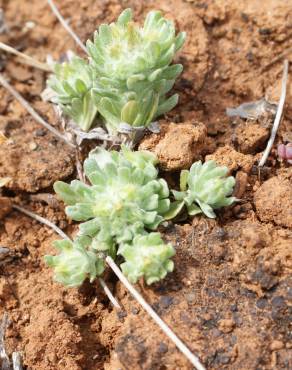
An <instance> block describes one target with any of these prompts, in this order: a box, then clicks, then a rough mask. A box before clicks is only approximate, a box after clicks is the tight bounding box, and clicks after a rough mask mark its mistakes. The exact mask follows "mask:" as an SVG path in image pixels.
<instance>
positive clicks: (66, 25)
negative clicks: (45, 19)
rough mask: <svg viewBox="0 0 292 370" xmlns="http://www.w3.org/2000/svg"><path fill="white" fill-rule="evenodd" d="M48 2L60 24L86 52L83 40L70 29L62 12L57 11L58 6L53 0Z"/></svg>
mask: <svg viewBox="0 0 292 370" xmlns="http://www.w3.org/2000/svg"><path fill="white" fill-rule="evenodd" d="M47 2H48V4H49V5H50V7H51V9H52V11H53V13H54V14H55V16H56V17H57V18H58V20H59V22H60V23H61V24H62V26H63V27H64V28H65V30H66V31H67V32H68V33H69V34H70V36H71V37H72V38H73V39H74V40H75V42H76V43H77V44H78V45H79V46H80V47H81V49H82V50H83V51H84V52H85V53H86V54H88V52H87V49H86V47H85V46H84V45H83V42H82V41H81V40H80V38H79V37H78V36H77V35H76V33H75V32H74V31H73V30H72V28H71V27H70V26H69V24H68V23H67V22H66V21H65V19H64V17H63V16H62V14H61V13H60V12H59V10H58V8H57V7H56V5H55V4H54V2H53V0H47Z"/></svg>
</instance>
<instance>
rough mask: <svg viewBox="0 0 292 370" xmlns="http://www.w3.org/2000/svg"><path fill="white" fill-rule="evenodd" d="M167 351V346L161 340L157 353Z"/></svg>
mask: <svg viewBox="0 0 292 370" xmlns="http://www.w3.org/2000/svg"><path fill="white" fill-rule="evenodd" d="M167 351H168V346H167V345H166V344H165V343H163V342H161V343H159V346H158V353H166V352H167Z"/></svg>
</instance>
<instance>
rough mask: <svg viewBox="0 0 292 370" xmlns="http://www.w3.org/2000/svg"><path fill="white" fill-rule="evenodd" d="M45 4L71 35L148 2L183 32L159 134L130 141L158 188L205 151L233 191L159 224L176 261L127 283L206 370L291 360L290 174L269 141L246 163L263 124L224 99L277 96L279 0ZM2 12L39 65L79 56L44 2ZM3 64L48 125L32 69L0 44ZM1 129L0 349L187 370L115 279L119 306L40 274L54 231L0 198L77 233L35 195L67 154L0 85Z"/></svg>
mask: <svg viewBox="0 0 292 370" xmlns="http://www.w3.org/2000/svg"><path fill="white" fill-rule="evenodd" d="M56 3H57V5H58V6H59V8H60V10H61V12H62V14H63V15H64V16H65V18H66V19H69V20H70V22H71V24H72V26H73V28H74V29H75V30H76V32H77V33H78V34H79V36H80V37H81V39H82V40H83V41H85V40H86V39H87V38H88V37H90V36H91V34H92V32H93V31H94V30H95V29H96V27H97V26H98V25H99V24H100V23H102V22H109V21H113V20H114V19H115V18H116V17H117V15H118V14H119V13H120V11H121V10H122V9H123V8H126V7H132V8H133V10H134V13H135V17H136V18H137V19H139V20H140V19H142V18H143V17H144V15H145V13H146V12H147V11H148V10H150V9H153V8H154V9H161V10H162V11H163V12H164V13H165V14H166V15H167V17H169V18H172V19H174V20H175V22H176V24H177V27H178V28H179V29H180V30H185V31H186V32H187V34H188V38H187V42H186V45H185V47H184V48H183V51H182V52H181V53H180V54H179V56H178V57H177V60H178V61H179V62H181V63H182V64H183V65H184V72H183V74H182V76H181V77H180V78H179V79H178V82H177V83H176V86H175V90H176V91H177V92H178V93H179V94H180V103H179V105H178V106H177V107H176V108H175V109H174V110H173V111H172V112H171V113H170V114H169V115H168V116H167V117H164V119H163V120H162V121H161V122H162V132H161V134H159V135H155V134H151V135H150V136H147V137H146V138H145V139H144V140H143V142H142V143H141V147H147V148H148V149H150V150H152V151H154V152H155V153H156V154H157V155H158V156H159V157H160V159H161V168H162V170H163V171H165V170H166V171H167V174H166V175H167V176H166V177H167V179H168V180H169V181H171V182H172V181H173V179H175V178H176V175H177V172H176V171H177V170H179V169H180V168H186V167H188V166H190V164H191V162H192V161H193V160H198V159H205V157H206V156H208V157H207V158H213V159H216V161H217V162H218V163H220V164H226V165H228V166H229V168H230V172H231V173H232V174H233V175H235V176H236V180H237V184H236V189H235V194H236V196H237V197H239V198H240V199H241V200H240V201H239V202H238V203H237V204H235V205H234V206H233V207H230V208H229V209H225V210H222V211H220V212H219V213H218V218H217V219H216V220H208V219H206V218H205V217H202V216H199V217H195V218H194V219H193V220H188V221H185V222H184V223H180V224H176V225H175V224H170V225H169V226H168V227H167V228H165V229H163V228H162V229H161V232H162V233H163V235H164V236H165V238H166V239H167V240H170V241H172V242H173V245H174V246H175V248H176V251H177V254H176V257H175V266H176V268H175V271H174V273H172V274H170V275H169V276H168V277H167V278H166V279H165V280H164V281H162V282H161V283H159V284H155V285H154V286H151V287H147V286H145V285H144V284H143V282H140V283H139V284H138V285H137V288H138V289H139V290H140V291H141V292H142V294H143V295H144V296H145V298H146V299H147V301H148V302H150V303H151V305H152V306H153V307H154V309H155V310H156V311H157V312H158V313H159V314H160V315H161V317H162V318H163V319H164V320H165V321H166V322H167V323H168V324H169V325H170V326H171V327H172V328H173V330H174V331H175V332H176V333H177V334H178V335H179V337H180V338H181V339H183V340H184V342H185V343H186V344H187V345H188V346H189V347H190V349H191V350H192V351H193V352H194V353H196V354H197V355H198V356H199V358H200V359H201V360H202V362H203V363H204V364H205V366H206V367H207V368H208V369H232V370H233V369H236V370H256V369H257V370H258V369H291V368H292V360H291V359H292V349H291V337H289V324H291V297H292V291H291V289H292V287H291V282H292V281H291V280H292V279H291V270H292V231H291V226H292V220H291V219H292V214H291V212H292V204H291V203H292V195H291V189H292V170H291V167H290V168H289V167H288V165H287V164H285V163H281V162H279V161H278V160H277V158H276V151H275V149H273V150H272V152H271V155H270V157H269V159H268V161H267V163H266V167H265V168H264V169H263V170H262V171H261V173H258V170H257V168H256V164H257V162H258V159H259V157H260V155H261V152H262V150H263V148H264V147H265V145H266V142H267V138H268V133H269V128H270V127H267V119H266V118H265V117H263V118H259V119H258V120H257V121H252V122H250V121H247V122H245V121H243V120H240V119H236V120H235V119H230V118H228V117H227V116H226V114H225V109H226V108H227V107H234V106H237V105H239V104H241V103H243V102H247V101H254V100H259V99H261V98H262V97H264V96H265V95H266V97H267V98H268V100H269V101H271V102H274V101H276V102H277V100H278V99H279V92H280V82H281V75H282V62H281V60H280V61H278V62H275V63H273V64H271V65H268V64H269V63H270V62H271V61H272V60H273V58H274V57H277V56H278V55H279V54H280V53H282V52H284V51H285V50H287V49H289V48H290V49H291V41H292V19H291V14H292V3H291V1H290V0H278V1H275V0H266V1H254V0H247V1H239V2H238V1H237V2H235V1H231V0H216V1H213V0H212V1H211V0H206V1H203V0H202V1H192V0H188V1H183V0H157V1H152V0H151V1H140V0H132V1H126V0H123V1H118V0H99V1H97V0H96V1H92V0H81V1H73V0H63V1H61V0H58V1H56ZM0 7H2V9H3V10H4V14H5V18H6V23H7V26H8V31H7V32H6V33H4V34H2V35H0V41H3V42H6V43H8V44H11V45H12V46H14V47H16V48H17V49H19V50H21V51H24V52H26V53H27V54H30V55H32V56H33V57H35V58H38V59H39V60H42V61H44V60H45V58H46V56H47V55H48V54H51V55H52V56H53V57H54V58H59V57H60V56H61V55H62V54H63V53H64V52H65V51H66V50H68V49H72V50H75V51H78V52H79V53H81V52H80V50H76V47H75V44H74V42H73V41H72V40H71V38H70V37H69V36H68V35H67V34H66V32H65V31H64V30H63V28H62V27H61V26H60V24H59V23H58V22H57V21H56V19H55V17H54V16H53V15H52V14H51V11H50V9H49V8H48V6H47V5H46V1H40V0H31V1H28V0H25V1H24V0H2V1H0ZM287 58H290V60H291V51H290V55H289V54H287ZM0 68H1V71H2V72H3V73H4V74H5V76H6V77H7V78H8V79H9V80H10V81H11V83H12V84H13V86H14V87H15V88H16V89H17V90H18V91H19V92H20V93H22V94H23V95H24V96H25V97H26V99H28V100H29V101H30V103H31V104H32V105H33V106H34V108H35V109H36V110H37V111H38V112H39V113H40V114H42V115H43V116H44V117H45V118H46V119H48V120H49V122H50V123H51V124H52V125H54V126H55V127H60V123H59V122H58V119H57V117H56V116H55V114H54V111H53V110H52V108H51V107H50V106H49V105H48V104H46V103H43V102H41V99H40V96H39V95H40V93H41V91H42V90H43V88H44V87H45V80H46V75H45V73H43V72H41V71H38V70H34V69H32V68H29V67H26V66H24V65H21V64H19V63H18V62H17V61H16V60H15V58H14V57H11V56H8V55H5V54H3V53H1V56H0ZM290 72H291V67H290ZM290 74H291V73H290ZM290 81H291V78H290ZM291 97H292V84H291V82H290V84H289V85H288V96H287V100H286V109H285V115H284V118H283V121H282V123H281V127H280V130H279V133H278V137H277V142H281V141H282V138H284V137H288V136H289V135H290V137H291V125H292V99H291ZM0 130H1V131H2V132H3V133H4V134H5V135H6V136H7V137H8V139H9V140H8V141H7V142H6V143H4V144H3V145H2V146H1V147H0V177H3V176H5V177H6V176H9V177H11V181H10V182H9V183H8V184H7V185H6V186H5V187H4V188H3V189H2V194H1V193H0V207H1V210H0V245H1V246H5V247H7V248H9V249H10V252H9V255H8V256H7V257H6V258H4V259H3V258H2V259H0V317H2V315H3V313H4V312H5V311H6V312H7V313H8V315H9V319H10V325H9V328H8V330H7V333H6V338H5V344H6V348H7V352H8V353H9V354H11V353H12V352H13V351H20V352H21V354H22V358H23V363H24V366H25V368H26V369H31V370H56V369H60V370H65V369H66V370H81V369H82V370H98V369H107V370H118V369H129V370H136V369H137V370H139V369H143V370H166V369H169V370H174V369H191V368H192V367H191V365H190V364H189V363H188V361H187V360H186V359H185V358H184V357H183V355H182V354H181V353H180V352H178V350H177V349H176V348H175V347H174V345H173V344H172V343H171V342H170V341H169V340H168V339H167V338H166V337H165V336H164V334H162V333H161V332H160V330H159V329H158V328H157V327H156V326H155V324H154V323H153V322H152V321H151V319H150V318H149V317H148V316H147V315H146V314H145V313H144V312H143V310H142V309H141V308H140V307H139V305H138V304H137V303H136V302H135V301H134V300H133V299H132V298H131V296H130V295H129V294H128V293H127V291H125V289H124V288H123V286H121V285H120V283H118V282H117V281H116V279H115V278H114V277H113V275H112V274H110V273H108V274H107V279H106V280H107V282H108V284H109V286H110V287H111V289H112V291H113V292H114V294H115V295H116V297H117V298H118V299H119V301H120V302H121V304H122V305H123V307H124V312H123V313H122V314H121V313H120V314H117V313H116V311H115V310H113V309H112V308H111V305H110V304H109V302H108V300H107V298H106V297H105V296H104V294H103V292H102V290H101V289H100V287H99V285H98V283H97V282H95V283H94V284H92V285H90V284H84V286H82V287H81V288H80V289H65V288H63V287H62V286H60V285H58V284H56V283H54V282H53V281H52V272H51V271H50V270H49V269H48V268H47V267H46V266H45V264H44V262H43V256H44V255H45V254H48V253H51V252H53V247H52V241H53V240H54V239H56V238H57V237H56V235H55V234H54V233H53V232H52V231H51V230H48V229H47V228H46V227H44V226H42V225H40V224H39V223H37V222H36V221H32V220H31V219H29V218H27V217H26V216H23V215H21V214H19V213H18V212H16V211H12V212H9V211H10V201H9V199H10V200H12V201H14V202H15V203H19V204H21V205H23V206H25V207H27V208H29V209H31V210H33V211H35V212H37V213H38V214H40V215H44V216H46V217H47V218H48V219H50V220H51V221H53V222H55V223H56V224H58V225H59V226H60V227H61V228H63V229H64V230H66V232H68V233H74V231H75V229H76V226H75V225H72V224H70V223H69V221H68V220H67V219H66V216H65V215H64V210H63V206H62V204H59V202H58V201H57V200H56V199H55V198H54V197H52V196H48V194H53V192H52V184H53V183H54V181H56V180H57V179H67V180H70V179H71V178H73V176H74V171H75V170H74V168H75V153H74V152H73V151H72V150H71V149H70V148H67V147H66V146H65V145H64V144H63V143H62V142H60V141H59V140H58V139H56V138H55V137H53V136H52V135H51V134H50V133H48V132H47V131H46V130H44V129H43V128H42V127H40V126H39V125H38V124H37V123H36V122H34V120H33V119H31V118H30V117H29V116H28V114H27V113H26V112H25V110H24V109H23V108H22V107H21V106H20V105H19V104H18V103H17V102H16V101H15V100H14V99H13V98H12V97H11V96H10V95H9V94H8V93H7V92H6V91H5V90H4V89H3V88H1V89H0ZM173 171H175V172H173ZM165 173H166V172H165ZM1 197H2V198H1ZM7 198H9V199H7Z"/></svg>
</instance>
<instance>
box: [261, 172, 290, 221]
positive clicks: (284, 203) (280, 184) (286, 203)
mask: <svg viewBox="0 0 292 370" xmlns="http://www.w3.org/2000/svg"><path fill="white" fill-rule="evenodd" d="M254 203H255V206H256V211H257V215H258V216H259V218H260V220H261V221H264V222H274V223H275V224H277V225H279V226H284V227H287V228H290V227H292V181H291V180H288V179H281V178H280V177H278V176H277V177H276V176H275V177H272V178H270V179H269V180H267V181H265V182H264V183H263V184H262V185H261V186H260V187H259V188H258V190H257V191H256V192H255V194H254Z"/></svg>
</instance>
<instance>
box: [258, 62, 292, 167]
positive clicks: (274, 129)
mask: <svg viewBox="0 0 292 370" xmlns="http://www.w3.org/2000/svg"><path fill="white" fill-rule="evenodd" d="M288 68H289V62H288V60H285V61H284V69H283V78H282V87H281V96H280V100H279V104H278V109H277V113H276V117H275V121H274V124H273V127H272V131H271V136H270V139H269V141H268V144H267V147H266V149H265V151H264V153H263V156H262V158H261V160H260V162H259V165H258V166H259V167H263V166H264V164H265V163H266V160H267V158H268V156H269V154H270V151H271V149H272V146H273V143H274V141H275V138H276V134H277V131H278V127H279V124H280V122H281V118H282V113H283V109H284V104H285V99H286V90H287V80H288Z"/></svg>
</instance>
